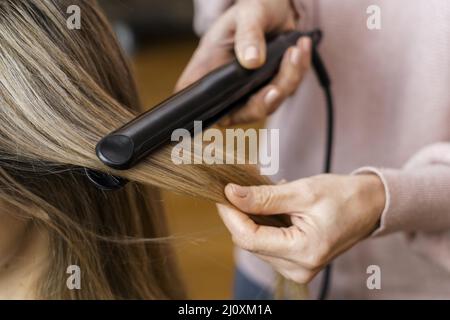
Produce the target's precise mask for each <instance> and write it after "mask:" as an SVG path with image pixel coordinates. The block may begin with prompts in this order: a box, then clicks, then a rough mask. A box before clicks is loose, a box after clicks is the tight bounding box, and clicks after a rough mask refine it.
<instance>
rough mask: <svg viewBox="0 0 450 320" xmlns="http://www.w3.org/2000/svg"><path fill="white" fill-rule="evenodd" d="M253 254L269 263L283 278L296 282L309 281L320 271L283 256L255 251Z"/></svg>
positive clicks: (303, 282)
mask: <svg viewBox="0 0 450 320" xmlns="http://www.w3.org/2000/svg"><path fill="white" fill-rule="evenodd" d="M255 255H256V256H257V257H258V258H259V259H261V260H263V261H264V262H267V263H268V264H270V265H271V266H272V267H273V268H274V269H275V270H276V271H277V272H279V273H280V274H282V275H283V276H284V277H285V278H287V279H290V280H293V281H295V282H297V283H302V284H305V283H309V282H310V281H311V280H312V279H313V278H314V276H315V275H316V274H317V273H318V272H320V270H321V269H320V268H317V269H310V268H308V267H305V266H303V265H301V264H299V263H296V262H293V261H290V260H286V259H283V258H278V257H273V256H268V255H264V254H259V253H255Z"/></svg>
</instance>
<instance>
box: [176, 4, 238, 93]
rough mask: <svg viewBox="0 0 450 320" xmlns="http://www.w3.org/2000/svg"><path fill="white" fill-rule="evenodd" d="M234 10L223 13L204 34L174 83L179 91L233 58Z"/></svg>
mask: <svg viewBox="0 0 450 320" xmlns="http://www.w3.org/2000/svg"><path fill="white" fill-rule="evenodd" d="M235 23H236V22H235V17H234V10H229V11H228V12H227V13H225V14H224V15H223V16H222V17H221V18H220V19H219V20H218V21H217V22H216V23H215V24H214V25H213V27H212V28H211V29H210V30H209V31H208V32H207V33H206V34H205V36H204V37H203V38H202V40H201V41H200V44H199V46H198V48H197V50H196V51H195V52H194V55H193V56H192V58H191V60H190V62H189V64H188V66H187V67H186V69H185V70H184V72H183V74H182V75H181V77H180V79H179V80H178V83H177V85H176V91H179V90H181V89H183V88H185V87H187V86H188V85H190V84H191V83H193V82H195V81H197V80H198V79H200V78H201V77H203V76H204V75H205V74H207V73H208V72H210V71H212V70H214V69H216V68H218V67H219V66H221V65H223V64H225V63H227V62H229V61H230V60H231V59H232V58H233V52H232V50H231V49H232V48H233V37H232V33H233V32H234V29H235V28H236V25H235Z"/></svg>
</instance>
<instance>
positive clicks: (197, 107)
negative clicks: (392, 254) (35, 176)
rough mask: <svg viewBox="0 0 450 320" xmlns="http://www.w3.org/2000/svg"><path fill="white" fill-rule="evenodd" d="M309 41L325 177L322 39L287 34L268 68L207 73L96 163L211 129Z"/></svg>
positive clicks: (102, 176) (118, 133)
mask: <svg viewBox="0 0 450 320" xmlns="http://www.w3.org/2000/svg"><path fill="white" fill-rule="evenodd" d="M304 36H307V37H310V38H311V39H312V45H313V48H312V65H313V68H314V71H315V73H316V75H317V78H318V80H319V83H320V85H321V87H322V88H323V91H324V94H325V98H326V102H327V103H326V106H327V127H326V130H327V135H326V145H325V161H324V172H325V173H329V172H330V167H331V155H332V148H333V122H334V120H333V116H334V113H333V99H332V95H331V88H330V86H331V81H330V78H329V76H328V73H327V70H326V68H325V65H324V64H323V62H322V59H321V57H320V55H319V53H318V51H317V47H318V45H319V43H320V41H321V38H322V34H321V32H320V30H314V31H311V32H306V33H305V32H299V31H291V32H288V33H284V34H281V35H279V36H277V37H276V38H274V39H272V40H271V41H269V42H268V45H267V60H266V63H265V64H264V65H263V66H262V67H261V68H259V69H256V70H247V69H245V68H243V67H242V66H241V65H240V64H239V62H238V61H237V59H234V60H233V61H231V62H230V63H229V64H227V65H224V66H222V67H220V68H218V69H216V70H214V71H212V72H211V73H209V74H207V75H206V76H204V77H203V78H201V79H200V80H198V81H197V82H195V83H193V84H192V85H190V86H189V87H187V88H186V89H184V90H182V91H181V92H179V93H177V94H175V95H174V96H172V97H170V98H169V99H167V100H166V101H164V102H162V103H161V104H159V105H158V106H156V107H155V108H153V109H151V110H150V111H148V112H146V113H144V114H142V115H140V116H139V117H137V118H136V119H134V120H132V121H131V122H129V123H127V124H125V125H124V126H122V127H121V128H119V129H117V130H115V131H113V132H112V133H110V134H109V135H107V136H106V137H104V138H103V139H101V140H100V142H99V143H98V144H97V147H96V153H97V156H98V158H99V159H100V160H101V161H102V162H103V163H104V164H105V165H107V166H109V167H110V168H113V169H117V170H127V169H130V168H132V167H133V166H135V165H136V164H138V163H139V161H141V160H142V159H144V158H145V157H147V156H148V155H150V154H151V153H152V152H153V151H155V150H156V149H157V148H158V147H160V146H162V145H164V144H166V143H168V142H169V141H170V139H171V135H172V132H173V131H174V130H176V129H179V128H184V129H187V130H189V131H190V132H191V133H193V132H194V129H195V128H194V121H202V123H203V127H204V128H206V127H207V126H210V125H213V124H214V123H215V122H217V121H218V120H219V119H220V118H221V117H223V116H224V115H226V114H228V113H229V112H230V111H232V110H233V109H234V108H236V107H238V106H240V105H242V104H243V103H245V101H247V100H248V99H249V98H250V97H251V96H252V95H253V94H254V93H256V92H257V91H258V90H259V89H261V88H262V87H263V86H265V85H266V84H268V83H269V82H270V81H271V79H272V78H273V77H274V76H275V75H276V74H277V71H278V69H279V67H280V63H281V61H282V58H283V55H284V53H285V52H286V50H287V49H288V48H289V47H291V46H294V45H296V43H297V40H298V39H299V38H300V37H304ZM85 173H86V175H87V177H88V178H89V179H90V180H91V181H92V182H93V183H94V184H95V185H96V186H97V187H98V188H100V189H102V190H117V189H120V188H122V187H124V186H125V185H126V183H127V180H125V179H123V178H120V177H115V176H113V175H110V174H107V173H102V172H97V171H93V170H91V169H85ZM330 275H331V264H330V265H328V266H327V267H326V269H325V274H324V280H323V283H322V287H321V291H320V295H319V299H325V298H326V295H327V292H328V287H329V283H330Z"/></svg>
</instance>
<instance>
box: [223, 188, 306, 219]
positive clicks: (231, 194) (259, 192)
mask: <svg viewBox="0 0 450 320" xmlns="http://www.w3.org/2000/svg"><path fill="white" fill-rule="evenodd" d="M225 195H226V197H227V198H228V200H229V201H230V202H231V203H232V204H233V205H234V206H236V207H237V208H238V209H240V210H241V211H243V212H246V213H248V214H262V215H272V214H288V213H291V212H294V211H298V208H296V205H295V202H296V201H295V200H296V194H295V192H294V190H293V188H292V187H291V186H290V185H289V184H284V185H277V186H251V187H243V186H238V185H236V184H228V185H227V186H226V187H225Z"/></svg>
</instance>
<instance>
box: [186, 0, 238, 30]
mask: <svg viewBox="0 0 450 320" xmlns="http://www.w3.org/2000/svg"><path fill="white" fill-rule="evenodd" d="M233 3H234V0H194V12H195V15H194V30H195V32H196V33H197V34H198V35H199V36H201V35H203V34H204V33H205V32H206V31H207V30H208V29H209V28H210V27H211V25H212V24H213V23H214V21H215V20H216V19H217V18H218V17H220V15H221V14H222V13H223V12H224V11H225V10H226V9H227V8H229V7H230V6H231V5H232V4H233Z"/></svg>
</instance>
